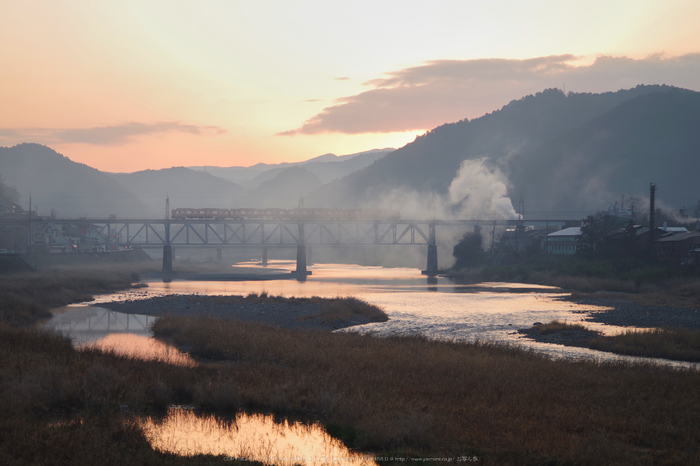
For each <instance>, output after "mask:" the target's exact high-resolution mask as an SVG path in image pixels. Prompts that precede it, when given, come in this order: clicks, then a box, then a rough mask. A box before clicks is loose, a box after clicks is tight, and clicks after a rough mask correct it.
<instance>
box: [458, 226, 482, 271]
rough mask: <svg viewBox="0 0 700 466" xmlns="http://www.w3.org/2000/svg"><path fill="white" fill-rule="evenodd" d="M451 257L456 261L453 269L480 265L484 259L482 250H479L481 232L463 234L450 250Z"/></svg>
mask: <svg viewBox="0 0 700 466" xmlns="http://www.w3.org/2000/svg"><path fill="white" fill-rule="evenodd" d="M452 255H453V256H454V257H455V259H456V261H455V265H454V268H455V269H463V268H465V267H470V266H475V265H481V264H482V263H483V262H484V258H485V253H484V250H483V249H482V248H481V231H480V230H476V231H474V232H473V233H472V232H467V233H465V234H464V236H462V239H461V240H459V243H457V244H455V247H454V248H453V249H452Z"/></svg>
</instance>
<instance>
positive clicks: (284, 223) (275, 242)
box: [13, 218, 561, 276]
mask: <svg viewBox="0 0 700 466" xmlns="http://www.w3.org/2000/svg"><path fill="white" fill-rule="evenodd" d="M519 222H521V221H518V220H496V221H494V220H459V221H444V220H400V219H374V220H364V219H363V220H323V219H305V220H303V221H300V220H294V219H284V220H252V219H248V220H207V219H186V220H185V219H177V220H176V219H119V220H117V219H113V218H110V219H97V218H78V219H57V218H48V219H47V218H36V219H23V220H15V221H13V223H23V224H25V225H28V227H29V244H30V246H34V247H38V246H49V247H64V248H66V247H70V248H77V249H78V250H80V247H81V245H83V247H85V246H86V245H87V246H88V247H89V246H92V245H94V246H96V247H98V246H99V247H104V249H105V250H108V251H109V250H114V249H118V248H120V247H137V248H156V247H159V248H160V247H162V248H163V253H164V256H163V271H164V273H169V272H170V271H172V248H173V247H177V248H181V247H197V248H201V247H213V248H217V249H219V250H220V249H222V248H228V247H231V248H258V249H262V250H263V263H265V262H266V257H267V249H268V248H292V247H296V248H297V273H300V274H303V275H306V274H307V271H306V250H305V247H306V246H312V245H326V246H363V245H415V246H424V247H425V246H427V251H428V260H427V270H426V272H425V273H426V274H427V275H431V276H434V275H436V274H437V269H438V267H437V248H436V229H437V228H438V227H441V228H442V227H462V228H466V227H469V226H474V225H477V224H478V225H482V226H485V227H486V226H490V225H494V226H495V225H500V226H515V225H517V224H518V223H519ZM538 222H541V223H544V222H545V221H544V220H534V221H533V220H530V221H528V222H527V223H528V224H532V223H538ZM550 223H557V222H550ZM560 223H561V222H560Z"/></svg>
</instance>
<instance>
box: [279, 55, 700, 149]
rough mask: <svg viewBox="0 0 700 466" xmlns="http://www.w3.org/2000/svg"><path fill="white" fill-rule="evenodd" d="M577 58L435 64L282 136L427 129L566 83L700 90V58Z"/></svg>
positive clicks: (378, 85) (409, 71)
mask: <svg viewBox="0 0 700 466" xmlns="http://www.w3.org/2000/svg"><path fill="white" fill-rule="evenodd" d="M579 63H580V58H579V57H575V56H573V55H555V56H548V57H538V58H531V59H526V60H511V59H479V60H434V61H429V62H426V63H425V64H423V65H421V66H415V67H410V68H405V69H402V70H399V71H393V72H390V73H386V75H385V77H382V78H379V79H374V80H371V81H368V82H367V83H365V84H366V85H367V86H369V87H371V89H370V90H367V91H365V92H362V93H360V94H357V95H353V96H349V97H343V98H340V99H338V100H337V101H336V102H335V105H332V106H330V107H327V108H325V109H324V110H323V111H321V113H319V114H317V115H314V116H313V117H311V118H310V119H309V120H307V121H306V122H305V123H304V124H303V125H302V126H301V127H300V128H298V129H295V130H290V131H285V132H282V133H279V135H284V136H293V135H296V134H318V133H325V132H338V133H347V134H357V133H388V132H396V131H411V130H422V129H430V128H433V127H435V126H438V125H441V124H443V123H447V122H452V121H458V120H461V119H464V118H475V117H478V116H481V115H483V114H484V113H487V112H490V111H493V110H495V109H497V108H499V107H501V106H503V105H505V104H506V103H508V102H509V101H511V100H513V99H518V98H520V97H523V96H524V95H527V94H533V93H536V92H540V91H542V90H543V89H546V88H551V87H558V88H562V87H564V85H566V90H567V91H574V92H605V91H616V90H619V89H622V88H629V87H634V86H636V85H637V84H669V85H675V86H679V87H686V88H689V89H694V90H700V78H699V77H698V76H700V53H697V54H688V55H683V56H680V57H665V56H664V55H661V54H657V55H652V56H649V57H647V58H644V59H631V58H627V57H608V56H601V57H598V58H597V59H596V60H595V61H594V62H593V63H591V64H589V65H579Z"/></svg>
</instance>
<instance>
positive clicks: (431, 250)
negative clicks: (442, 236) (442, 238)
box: [422, 223, 438, 277]
mask: <svg viewBox="0 0 700 466" xmlns="http://www.w3.org/2000/svg"><path fill="white" fill-rule="evenodd" d="M429 228H430V230H429V233H428V235H429V237H428V263H427V264H426V268H425V270H424V271H423V272H422V273H423V275H427V276H429V277H435V276H437V274H438V258H437V242H436V240H435V223H431V224H430V226H429Z"/></svg>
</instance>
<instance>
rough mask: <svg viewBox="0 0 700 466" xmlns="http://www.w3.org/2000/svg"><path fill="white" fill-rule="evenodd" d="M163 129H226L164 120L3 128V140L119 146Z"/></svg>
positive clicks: (195, 132) (216, 132) (204, 131)
mask: <svg viewBox="0 0 700 466" xmlns="http://www.w3.org/2000/svg"><path fill="white" fill-rule="evenodd" d="M161 133H187V134H192V135H197V136H201V135H221V134H226V130H225V129H223V128H219V127H218V126H195V125H183V124H181V123H177V122H161V123H155V124H150V125H149V124H144V123H126V124H123V125H116V126H97V127H93V128H18V129H3V128H0V141H3V142H5V141H10V142H41V143H50V144H93V145H100V146H118V145H123V144H127V143H129V142H131V141H132V140H133V139H134V138H137V137H139V136H149V135H154V134H161Z"/></svg>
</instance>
